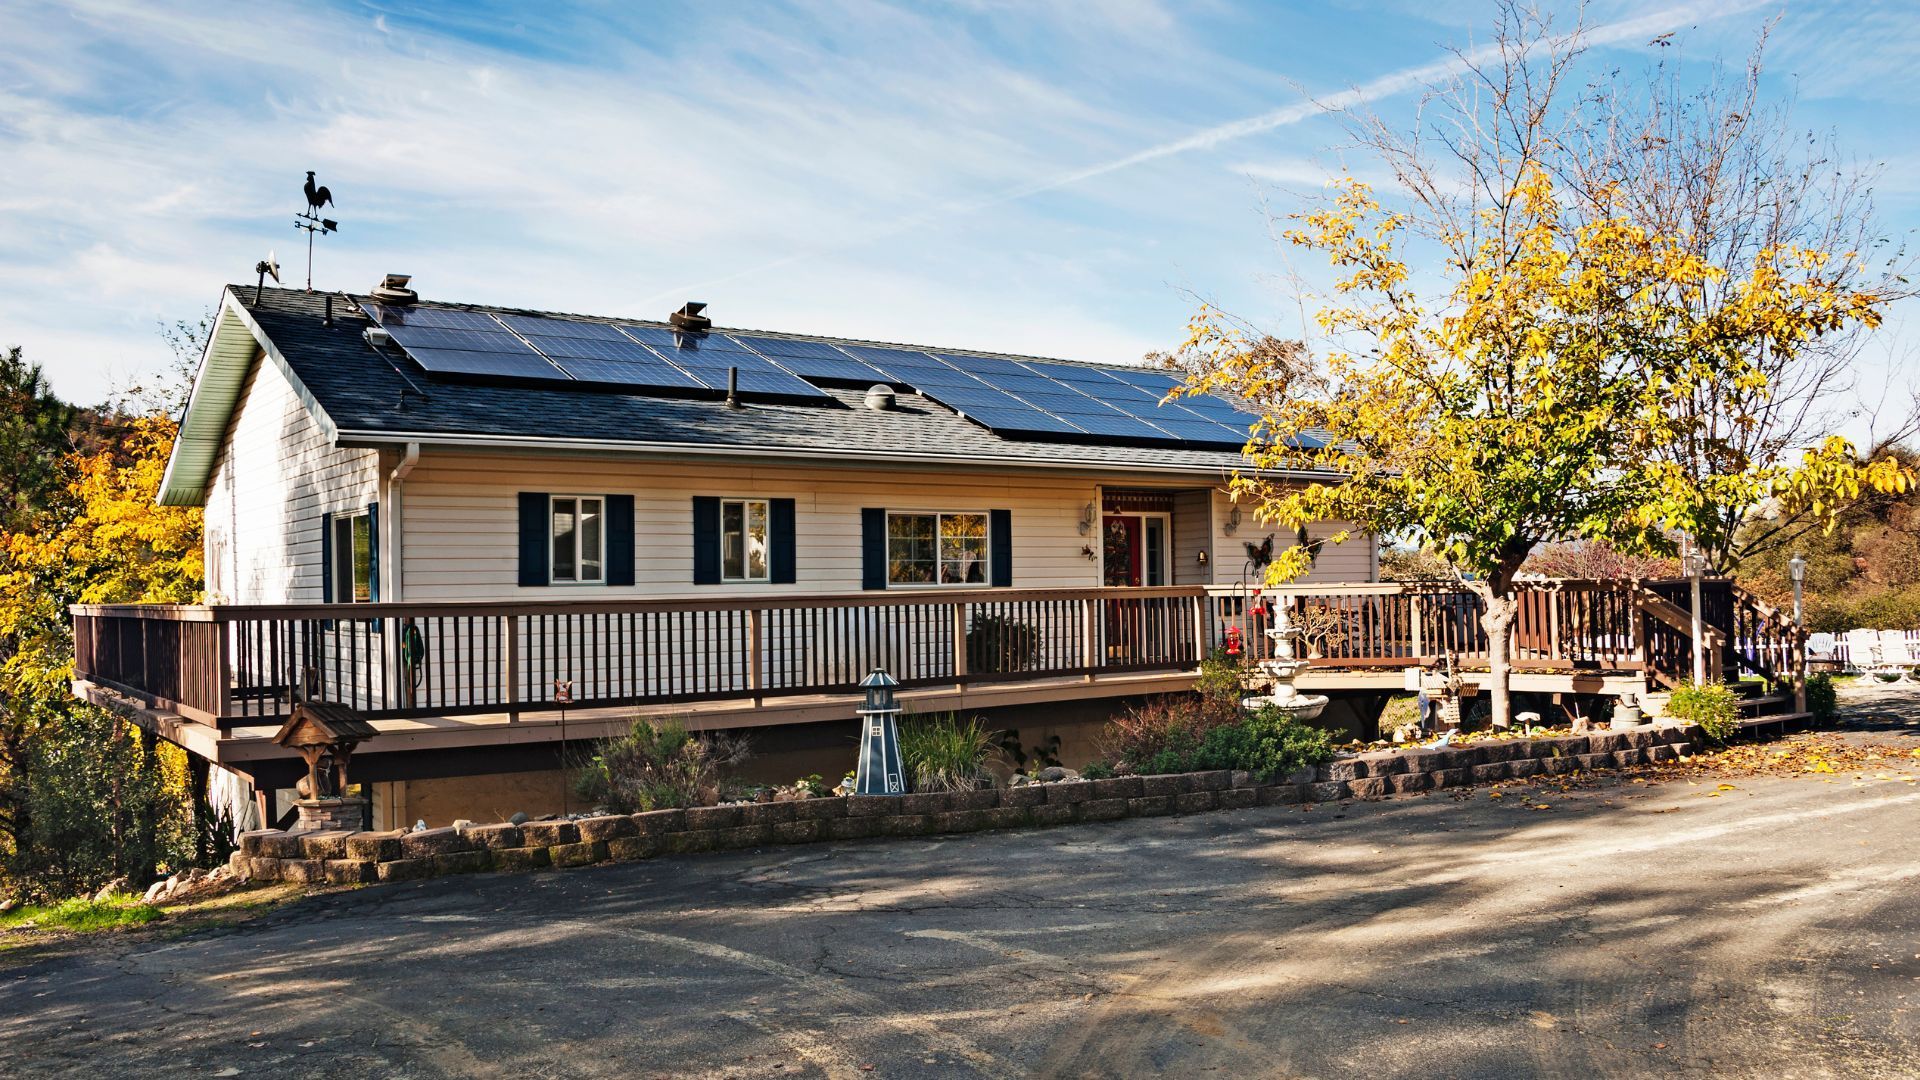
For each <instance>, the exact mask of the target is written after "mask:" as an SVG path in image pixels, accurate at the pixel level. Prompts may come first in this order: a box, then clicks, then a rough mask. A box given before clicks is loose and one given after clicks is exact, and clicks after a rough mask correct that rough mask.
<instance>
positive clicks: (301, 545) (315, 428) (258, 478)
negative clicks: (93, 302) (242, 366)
mask: <svg viewBox="0 0 1920 1080" xmlns="http://www.w3.org/2000/svg"><path fill="white" fill-rule="evenodd" d="M378 485H379V455H378V454H377V453H376V452H375V451H372V450H339V449H335V448H334V447H333V446H332V445H330V444H329V443H328V441H327V438H326V435H325V433H324V431H323V430H322V429H321V427H320V425H319V424H318V423H317V422H315V420H314V418H313V416H312V414H311V413H309V412H308V411H307V408H306V406H305V405H304V404H303V403H302V402H301V401H300V398H299V396H298V395H297V394H295V392H294V388H293V385H292V384H291V383H289V382H288V381H287V379H286V376H285V375H283V374H282V373H281V371H280V369H279V368H278V367H276V366H275V365H273V364H272V363H269V362H266V361H265V360H264V359H263V358H261V357H260V356H258V355H257V354H256V356H255V359H254V364H253V370H252V372H250V373H249V374H248V376H247V379H246V382H245V384H244V385H243V387H242V389H241V392H240V400H239V403H238V405H237V407H236V408H235V411H234V415H233V419H232V420H231V421H230V422H229V424H228V427H227V436H226V441H225V444H224V445H223V446H222V447H221V450H220V454H219V456H218V458H217V459H216V460H215V462H214V470H213V483H212V485H211V487H210V489H209V491H208V495H207V504H206V526H207V556H206V559H207V565H206V571H207V591H208V594H209V596H210V597H212V598H213V599H214V600H215V601H216V602H226V603H236V604H285V603H315V602H318V601H320V599H321V595H320V592H321V567H320V549H321V542H320V521H321V515H322V514H325V513H329V512H331V513H345V512H348V511H354V510H359V509H363V508H365V507H366V506H367V505H368V504H369V503H371V502H373V501H374V500H375V498H376V497H377V495H376V492H377V490H378Z"/></svg>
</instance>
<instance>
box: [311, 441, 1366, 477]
mask: <svg viewBox="0 0 1920 1080" xmlns="http://www.w3.org/2000/svg"><path fill="white" fill-rule="evenodd" d="M401 443H405V444H406V445H408V446H415V447H417V446H419V445H421V444H429V445H434V446H447V447H465V448H476V449H498V450H530V449H531V450H550V451H554V452H557V453H567V452H575V453H595V454H644V455H648V456H654V457H666V458H675V459H680V460H689V461H698V460H701V459H704V458H728V459H731V458H754V459H758V460H763V461H764V460H775V461H792V462H796V463H800V464H807V465H819V464H821V463H822V462H821V459H822V458H825V459H827V461H829V462H831V461H835V460H840V461H845V460H859V461H863V462H873V463H877V464H888V463H898V462H916V463H923V464H928V465H958V466H978V465H998V466H1004V467H1008V468H1018V469H1048V470H1056V471H1059V470H1065V471H1089V470H1090V471H1094V472H1111V473H1123V474H1129V475H1137V474H1140V473H1150V472H1159V473H1193V474H1200V475H1208V476H1220V475H1223V474H1224V473H1227V472H1229V471H1231V469H1232V467H1231V466H1227V465H1224V464H1221V465H1176V464H1168V463H1162V462H1140V463H1136V464H1117V463H1113V462H1097V461H1060V460H1052V461H1034V460H1033V459H1031V458H1022V457H1004V456H998V455H966V456H957V455H952V454H916V453H907V452H902V451H898V450H893V451H884V452H881V451H871V450H849V449H847V448H846V447H838V446H836V447H804V446H803V447H793V448H790V449H789V448H782V449H781V450H779V451H767V450H750V449H743V448H737V447H726V446H700V447H692V446H689V445H688V444H686V443H653V442H646V443H642V442H610V441H606V440H600V439H555V438H540V437H533V436H516V435H452V434H434V433H430V432H388V431H341V432H340V433H339V436H338V439H337V440H336V442H335V445H337V446H395V445H399V444H401ZM1267 475H1270V476H1278V477H1284V478H1287V479H1297V480H1336V479H1339V475H1340V474H1338V473H1335V472H1331V471H1324V470H1288V471H1281V472H1271V473H1268V474H1267Z"/></svg>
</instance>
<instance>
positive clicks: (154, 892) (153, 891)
mask: <svg viewBox="0 0 1920 1080" xmlns="http://www.w3.org/2000/svg"><path fill="white" fill-rule="evenodd" d="M169 884H171V882H169V881H167V880H166V879H165V878H162V879H161V880H159V881H156V882H154V883H153V884H151V885H149V886H147V891H146V894H145V895H144V896H142V897H140V900H141V902H142V903H147V904H151V903H153V902H154V901H156V900H158V899H160V897H161V895H162V894H164V893H165V892H166V891H167V886H168V885H169Z"/></svg>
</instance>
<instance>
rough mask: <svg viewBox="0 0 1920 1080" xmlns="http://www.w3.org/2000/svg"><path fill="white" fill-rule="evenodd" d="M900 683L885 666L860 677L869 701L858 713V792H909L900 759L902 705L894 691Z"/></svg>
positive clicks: (856, 775) (856, 790) (856, 783)
mask: <svg viewBox="0 0 1920 1080" xmlns="http://www.w3.org/2000/svg"><path fill="white" fill-rule="evenodd" d="M899 685H900V684H899V682H897V681H895V679H894V678H893V676H891V675H889V674H887V671H886V669H885V668H874V669H873V673H872V674H870V675H868V676H867V677H866V678H864V679H862V680H860V689H861V690H863V691H865V693H866V702H865V703H864V704H862V705H861V707H860V708H858V709H855V710H854V713H855V714H856V715H858V716H859V717H860V761H859V763H858V764H857V765H855V767H854V780H853V790H854V794H856V795H905V794H906V793H907V785H906V779H905V772H906V770H905V768H904V767H903V766H902V765H901V762H900V725H899V716H900V705H899V703H898V702H897V701H895V700H894V696H893V691H894V688H895V687H898V686H899Z"/></svg>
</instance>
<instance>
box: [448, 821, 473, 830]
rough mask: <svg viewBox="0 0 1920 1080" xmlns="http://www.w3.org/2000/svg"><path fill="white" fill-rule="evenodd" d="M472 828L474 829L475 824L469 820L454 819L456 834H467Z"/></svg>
mask: <svg viewBox="0 0 1920 1080" xmlns="http://www.w3.org/2000/svg"><path fill="white" fill-rule="evenodd" d="M471 828H473V822H472V821H471V820H469V819H467V818H454V819H453V831H454V832H466V831H467V830H468V829H471Z"/></svg>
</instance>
